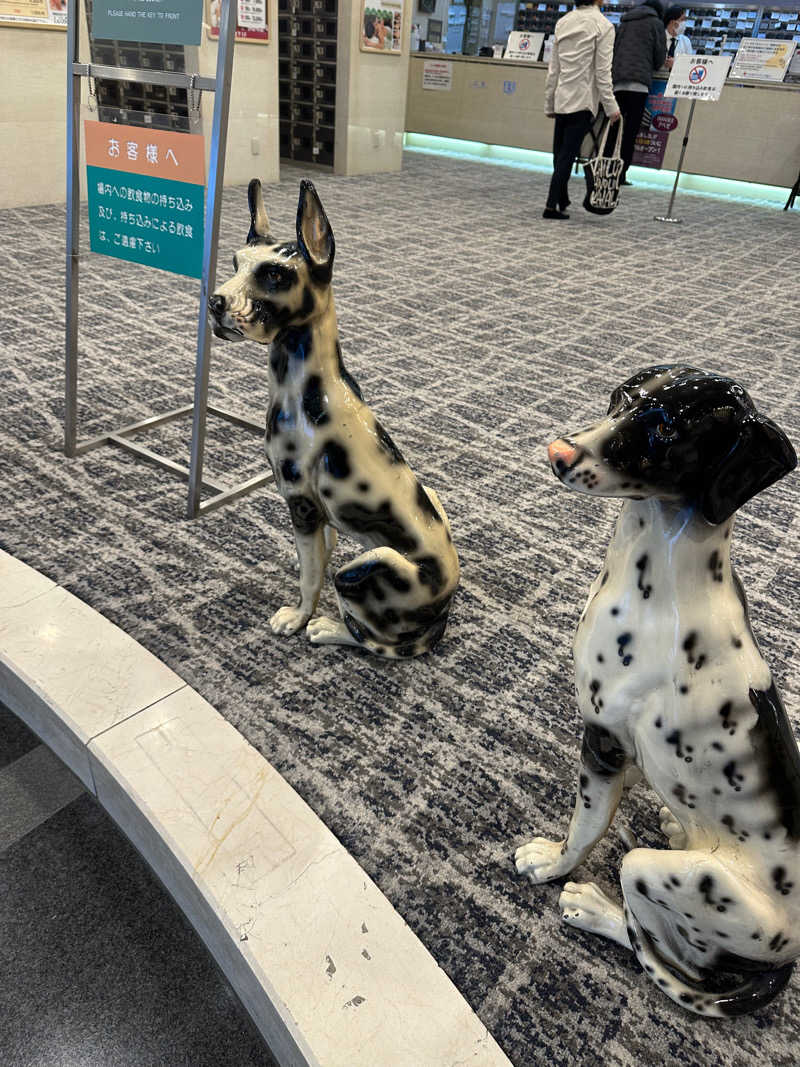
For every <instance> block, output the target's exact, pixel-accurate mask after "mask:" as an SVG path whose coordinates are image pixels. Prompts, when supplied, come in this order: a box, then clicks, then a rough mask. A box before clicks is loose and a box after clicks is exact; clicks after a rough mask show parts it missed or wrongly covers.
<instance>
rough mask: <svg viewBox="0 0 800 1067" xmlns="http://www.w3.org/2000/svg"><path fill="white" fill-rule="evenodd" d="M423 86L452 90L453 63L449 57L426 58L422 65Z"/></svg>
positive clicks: (440, 90) (442, 90)
mask: <svg viewBox="0 0 800 1067" xmlns="http://www.w3.org/2000/svg"><path fill="white" fill-rule="evenodd" d="M422 88H423V89H437V90H438V91H439V92H445V93H448V92H450V90H451V89H452V88H453V64H452V63H451V62H450V61H449V60H447V59H426V60H425V62H424V63H423V65H422Z"/></svg>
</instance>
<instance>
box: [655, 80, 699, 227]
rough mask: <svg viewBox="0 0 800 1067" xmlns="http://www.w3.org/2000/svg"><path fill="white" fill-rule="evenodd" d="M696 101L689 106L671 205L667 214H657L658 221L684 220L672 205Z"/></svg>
mask: <svg viewBox="0 0 800 1067" xmlns="http://www.w3.org/2000/svg"><path fill="white" fill-rule="evenodd" d="M696 103H697V101H696V100H692V103H691V105H690V107H689V118H688V120H687V122H686V132H685V133H684V135H683V144H682V145H681V155H680V159H679V160H678V169H677V171H676V172H675V184H674V185H673V186H672V196H671V197H670V198H669V207H668V208H667V213H666V215H656V216H655V221H656V222H681V221H682V219H676V218H675V216H674V215H673V214H672V205H673V204H674V203H675V194H676V193H677V191H678V182H679V181H680V177H681V170H682V169H683V157H684V156H685V155H686V146H687V144H688V143H689V133H690V131H691V129H692V119H693V118H694V107H695V104H696Z"/></svg>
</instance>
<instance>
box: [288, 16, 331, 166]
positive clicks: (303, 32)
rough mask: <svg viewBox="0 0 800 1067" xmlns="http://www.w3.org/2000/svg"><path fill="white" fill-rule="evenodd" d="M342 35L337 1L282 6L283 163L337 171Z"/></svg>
mask: <svg viewBox="0 0 800 1067" xmlns="http://www.w3.org/2000/svg"><path fill="white" fill-rule="evenodd" d="M337 33H338V2H337V0H279V3H278V57H279V58H278V102H279V108H280V154H281V158H282V159H295V160H298V161H300V162H303V163H318V164H320V165H323V166H328V167H332V166H333V163H334V141H335V127H336V58H337Z"/></svg>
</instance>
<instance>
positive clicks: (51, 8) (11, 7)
mask: <svg viewBox="0 0 800 1067" xmlns="http://www.w3.org/2000/svg"><path fill="white" fill-rule="evenodd" d="M0 26H25V27H28V28H29V29H31V28H33V29H40V30H65V29H66V28H67V0H0Z"/></svg>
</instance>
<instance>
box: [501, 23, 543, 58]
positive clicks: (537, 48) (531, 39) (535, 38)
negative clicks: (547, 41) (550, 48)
mask: <svg viewBox="0 0 800 1067" xmlns="http://www.w3.org/2000/svg"><path fill="white" fill-rule="evenodd" d="M543 44H544V34H543V33H521V32H520V31H519V30H513V31H512V32H511V33H510V34H509V35H508V42H507V44H506V54H505V58H506V59H522V60H524V61H526V62H528V63H535V62H536V60H537V59H538V58H539V53H540V52H541V50H542V45H543Z"/></svg>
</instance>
